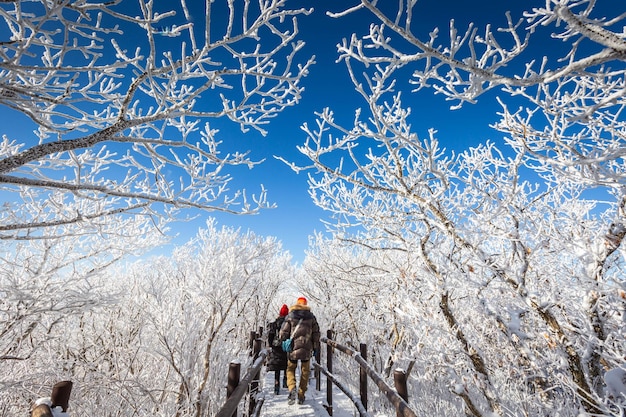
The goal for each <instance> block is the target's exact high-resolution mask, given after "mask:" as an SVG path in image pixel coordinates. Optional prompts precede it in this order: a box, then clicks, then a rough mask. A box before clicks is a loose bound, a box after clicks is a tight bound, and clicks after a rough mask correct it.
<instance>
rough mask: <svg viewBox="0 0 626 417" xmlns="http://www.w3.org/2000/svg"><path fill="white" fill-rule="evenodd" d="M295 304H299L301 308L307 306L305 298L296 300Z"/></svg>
mask: <svg viewBox="0 0 626 417" xmlns="http://www.w3.org/2000/svg"><path fill="white" fill-rule="evenodd" d="M296 304H301V305H303V306H305V305H307V301H306V298H304V297H300V298H298V301H296Z"/></svg>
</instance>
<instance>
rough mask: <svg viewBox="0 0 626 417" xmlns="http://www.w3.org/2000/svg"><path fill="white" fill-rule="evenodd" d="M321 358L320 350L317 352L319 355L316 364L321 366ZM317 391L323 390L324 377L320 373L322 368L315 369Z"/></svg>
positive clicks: (316, 357)
mask: <svg viewBox="0 0 626 417" xmlns="http://www.w3.org/2000/svg"><path fill="white" fill-rule="evenodd" d="M320 348H321V346H320ZM321 358H322V352H320V349H318V350H317V353H316V355H315V362H316V363H318V364H320V365H321ZM314 372H315V389H316V390H317V391H321V389H322V380H321V376H322V372H321V371H320V368H318V367H315V371H314Z"/></svg>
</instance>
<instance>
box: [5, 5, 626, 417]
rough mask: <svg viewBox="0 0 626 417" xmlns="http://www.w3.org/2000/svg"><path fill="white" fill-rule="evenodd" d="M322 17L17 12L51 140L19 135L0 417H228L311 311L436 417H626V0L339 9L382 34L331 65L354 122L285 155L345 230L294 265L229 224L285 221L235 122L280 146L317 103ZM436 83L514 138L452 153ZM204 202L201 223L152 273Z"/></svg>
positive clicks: (9, 219) (305, 126)
mask: <svg viewBox="0 0 626 417" xmlns="http://www.w3.org/2000/svg"><path fill="white" fill-rule="evenodd" d="M302 3H303V2H298V1H289V0H228V1H226V0H224V1H223V0H205V1H204V2H200V1H197V2H195V1H194V2H193V4H192V2H191V1H189V0H171V1H168V2H165V3H163V2H156V1H154V0H108V1H100V0H0V104H1V106H0V107H3V108H6V109H7V111H11V112H16V113H19V114H21V115H25V116H26V117H27V118H28V119H29V120H30V121H31V122H32V123H33V126H34V127H33V128H32V129H30V130H27V131H25V132H26V133H24V134H23V135H16V134H15V133H14V132H13V133H11V132H9V130H8V129H9V128H10V125H11V121H10V120H6V119H5V120H2V127H0V133H1V134H2V135H3V136H2V140H1V142H0V193H1V194H2V196H3V197H2V202H3V203H2V206H1V207H0V245H1V249H0V256H1V261H0V369H1V370H2V372H1V374H0V415H2V416H18V415H25V414H26V413H28V410H29V409H30V407H31V405H32V403H33V401H34V400H35V399H37V398H38V397H41V396H45V395H48V392H49V389H50V387H51V386H52V385H53V384H54V383H55V382H57V381H60V380H71V381H73V382H74V386H75V388H74V390H73V393H72V400H71V402H70V413H71V415H73V416H92V415H93V416H95V415H106V416H147V415H150V416H180V417H184V416H195V417H200V416H210V415H214V414H215V413H216V412H217V410H219V408H220V406H221V405H222V404H223V402H224V400H225V394H226V392H225V389H223V387H225V384H226V377H227V374H226V370H227V367H228V363H229V362H230V361H232V360H235V359H238V358H239V359H241V361H242V362H244V361H245V360H247V359H246V358H247V355H248V352H247V351H246V348H247V344H248V335H249V332H250V330H254V329H256V328H258V327H259V326H265V325H266V323H267V322H268V321H270V320H272V319H273V318H274V316H275V315H276V312H277V311H278V307H280V305H281V304H282V303H283V302H284V300H285V297H286V296H291V295H293V294H303V295H305V296H306V297H307V298H308V299H309V300H310V304H311V305H312V306H313V311H314V312H315V314H316V315H317V318H318V321H319V323H320V327H321V328H322V329H323V331H324V330H326V329H330V330H333V332H334V334H335V335H336V339H337V340H338V341H339V342H340V343H343V344H346V345H350V346H358V345H359V343H367V345H368V349H369V352H370V353H369V360H370V361H371V363H372V365H373V366H374V367H375V368H376V370H377V371H378V372H380V374H381V375H383V376H385V377H386V378H391V373H392V371H393V370H394V369H397V368H401V369H407V367H409V364H411V365H410V366H411V373H410V374H409V379H408V387H409V397H410V402H409V404H410V406H411V408H412V409H413V410H415V411H416V413H417V414H418V415H423V416H461V415H467V416H473V417H493V416H515V417H518V416H519V417H522V416H580V417H591V416H613V417H617V416H620V417H624V416H625V415H626V279H625V278H624V276H625V275H624V274H625V270H624V268H625V267H626V265H625V263H624V262H625V259H624V255H625V252H624V250H625V248H624V243H623V241H624V237H625V235H626V217H625V216H626V164H625V160H624V156H625V154H626V116H624V114H623V111H624V110H625V109H624V106H626V98H625V97H626V23H625V21H626V7H624V5H623V4H621V3H620V2H616V1H612V0H604V1H603V0H597V1H596V0H544V1H543V2H541V1H537V2H530V1H529V2H527V3H528V4H529V6H527V10H526V11H525V12H524V13H523V14H521V15H513V14H512V13H508V14H506V16H505V18H504V21H505V22H507V24H504V25H495V24H494V25H487V26H483V27H479V26H478V25H476V26H474V25H470V26H469V27H457V26H456V25H455V22H454V21H450V23H449V25H448V26H445V27H439V28H435V29H432V28H431V29H430V30H429V31H427V32H424V31H423V30H422V29H419V30H418V25H417V22H418V21H419V19H420V11H419V10H420V1H415V0H397V1H395V2H377V1H375V0H371V1H370V0H360V1H359V0H350V1H346V2H340V3H341V4H340V6H335V8H334V9H333V10H322V12H323V13H326V14H327V15H328V16H330V17H332V18H333V20H334V21H336V22H337V24H338V25H341V22H342V19H347V18H349V17H350V16H354V15H358V16H359V18H360V19H361V21H362V26H363V29H364V30H365V31H367V34H366V35H364V36H357V35H356V34H354V35H353V36H352V37H349V38H346V39H344V41H343V42H342V43H340V44H338V45H337V48H336V50H335V51H332V53H334V54H335V57H336V61H337V64H338V65H340V66H341V67H342V68H343V70H344V71H347V73H348V74H349V76H350V79H351V80H352V84H353V89H354V91H355V92H356V94H357V96H358V97H359V100H357V101H355V102H354V103H351V106H352V108H351V110H350V113H349V114H339V112H340V111H341V112H343V111H344V110H343V109H334V108H333V107H332V106H333V100H332V99H329V102H328V103H327V104H326V106H327V107H326V108H324V109H323V110H320V111H319V112H318V113H316V114H311V115H307V116H306V118H305V119H303V123H302V126H301V131H300V132H294V137H302V134H304V136H305V137H306V140H304V141H301V142H300V143H294V147H297V149H298V151H299V154H300V156H301V158H299V159H298V160H297V161H295V160H290V159H289V158H287V157H281V156H280V155H279V157H281V159H282V161H283V162H284V163H285V164H287V166H289V167H290V168H291V169H293V170H294V171H296V172H300V173H304V174H305V175H308V184H309V193H310V195H311V198H312V200H313V202H314V203H315V205H317V206H318V207H320V208H322V209H323V210H324V211H325V212H327V213H328V215H329V216H328V220H327V221H326V222H325V227H326V233H319V234H317V235H314V236H311V237H310V247H309V249H308V251H307V254H306V258H305V259H304V261H303V262H302V263H301V264H299V263H296V262H294V261H293V259H292V256H291V254H290V253H289V252H288V251H287V250H285V249H284V248H283V245H282V244H281V242H280V241H278V240H277V239H276V238H274V237H271V236H260V235H258V234H255V233H254V232H252V231H245V230H240V229H236V228H231V227H225V226H222V225H220V224H219V223H218V222H217V221H216V220H215V219H213V218H210V214H211V213H215V212H220V213H232V214H233V215H247V214H254V213H256V212H258V211H260V210H265V209H267V208H269V207H271V205H272V202H271V200H269V199H268V198H267V193H266V190H265V189H264V188H263V187H262V186H260V185H259V188H258V191H257V192H255V193H252V194H250V193H249V191H246V190H243V189H237V188H235V187H233V186H232V185H233V184H234V183H235V182H234V180H235V179H236V177H235V175H242V173H244V175H248V174H245V173H246V172H247V171H243V170H241V169H237V168H238V167H244V168H246V169H247V168H253V167H254V166H255V165H257V164H261V163H263V162H262V161H255V160H253V159H251V158H250V157H249V154H248V152H247V149H237V143H228V142H229V141H233V140H236V139H232V138H228V137H225V136H221V135H220V131H219V129H217V128H216V127H215V126H216V123H217V122H218V121H219V122H221V123H225V122H228V123H230V124H232V125H234V126H235V127H236V128H237V129H238V131H239V132H240V133H241V134H242V135H246V134H249V133H250V132H257V133H259V134H261V135H264V134H266V133H267V131H268V130H269V129H271V126H272V120H273V119H274V118H275V116H276V115H277V114H279V113H281V112H283V111H284V110H285V109H287V108H291V107H294V106H296V107H297V106H298V104H299V101H300V99H301V97H302V96H303V95H305V94H306V93H307V91H306V89H305V88H303V86H302V83H303V81H304V80H305V79H306V77H307V76H308V75H309V74H310V73H311V72H313V71H315V70H316V67H315V57H314V56H313V55H312V54H309V53H307V52H306V51H307V49H306V48H305V43H304V42H303V41H302V39H300V38H299V30H298V28H299V26H298V24H299V22H301V21H304V20H305V19H307V18H309V17H310V16H311V14H312V13H313V8H314V7H318V6H317V5H316V2H310V4H308V5H302ZM379 3H381V4H379ZM382 3H384V4H382ZM321 4H324V3H323V2H321ZM607 6H609V7H608V10H609V11H610V13H607V12H606V11H605V9H602V10H601V11H600V8H602V7H604V8H607ZM163 7H167V9H163ZM198 7H200V9H201V12H202V13H201V18H199V17H197V15H196V13H194V10H195V9H196V8H198ZM175 14H177V15H178V16H184V17H185V18H186V21H187V22H189V23H186V24H183V25H179V26H164V23H163V22H164V21H166V19H167V18H168V17H171V16H173V15H175ZM194 16H196V17H194ZM164 39H166V40H167V42H168V44H167V45H168V47H167V48H165V47H164V45H165V44H164V42H163V40H164ZM172 42H174V43H176V45H177V47H176V48H171V45H172ZM546 44H553V45H555V47H554V49H550V51H551V54H550V56H548V55H546V56H539V57H538V56H537V53H536V51H537V45H546ZM531 51H532V53H531ZM418 92H419V93H420V94H422V93H424V92H428V93H430V94H432V95H433V97H436V98H437V99H438V100H447V101H448V103H449V104H450V107H451V108H452V109H455V108H462V107H465V106H472V105H474V104H475V103H477V102H479V101H481V100H483V99H484V98H485V97H486V96H489V97H497V98H496V100H497V105H498V110H497V112H496V114H494V115H492V116H494V117H495V118H496V120H497V122H496V123H494V124H493V125H492V126H491V127H492V128H493V130H494V132H496V133H497V134H498V135H497V136H494V139H492V140H485V141H483V142H482V143H481V144H479V145H477V146H468V147H466V148H465V149H463V150H461V151H458V152H457V151H454V152H453V151H449V150H447V149H446V146H445V138H438V135H437V131H436V129H435V128H432V129H430V130H424V131H423V132H422V131H421V130H420V129H422V127H421V126H424V125H425V124H426V125H427V122H428V121H427V120H426V121H425V120H419V112H417V111H415V109H412V108H411V106H410V105H409V104H407V103H410V102H411V95H412V94H417V93H418ZM3 114H10V113H3ZM418 126H419V127H418ZM298 134H300V135H301V136H297V135H298ZM233 149H235V150H233ZM302 161H305V162H304V163H303V162H302ZM192 211H200V212H203V213H207V214H208V215H209V220H207V221H206V224H205V226H204V227H202V228H201V229H199V230H198V231H197V233H196V234H195V237H193V238H191V239H190V240H189V241H188V243H186V244H183V245H180V246H178V247H176V248H175V249H174V250H173V251H168V252H167V253H165V252H161V253H157V254H154V251H155V249H157V251H158V248H159V247H161V246H162V245H163V244H165V243H166V242H167V241H168V240H169V239H170V236H171V234H170V231H171V230H170V228H171V227H172V224H173V222H176V221H180V220H185V219H186V218H188V217H189V216H190V214H189V213H190V212H192ZM148 254H150V255H148ZM339 289H340V290H339ZM337 372H342V371H341V369H339V370H337ZM354 383H355V384H357V383H358V381H356V380H354ZM391 384H392V383H391ZM216 387H219V388H217V389H216ZM370 407H371V410H370V411H371V412H372V413H373V415H381V416H383V415H393V413H394V411H392V410H391V409H390V406H389V404H387V403H386V402H385V401H384V400H383V399H380V398H373V399H371V400H370Z"/></svg>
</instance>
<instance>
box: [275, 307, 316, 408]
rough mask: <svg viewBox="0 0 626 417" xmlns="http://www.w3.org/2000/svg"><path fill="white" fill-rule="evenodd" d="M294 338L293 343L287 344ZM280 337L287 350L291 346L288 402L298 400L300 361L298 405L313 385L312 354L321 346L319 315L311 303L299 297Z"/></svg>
mask: <svg viewBox="0 0 626 417" xmlns="http://www.w3.org/2000/svg"><path fill="white" fill-rule="evenodd" d="M289 339H291V346H290V347H287V346H286V344H289V343H288V342H286V341H288V340H289ZM280 340H281V341H283V342H286V343H283V346H284V347H283V349H287V352H288V353H287V359H288V363H287V388H288V389H289V397H288V399H287V400H288V403H289V405H292V404H293V403H295V402H296V368H297V367H298V361H300V384H299V386H298V391H297V395H298V404H302V403H303V402H304V394H305V392H306V390H307V387H308V385H309V375H310V373H311V355H313V353H314V352H316V351H317V350H319V347H320V327H319V325H318V324H317V319H316V318H315V315H314V314H313V313H312V312H311V308H310V307H309V306H308V305H307V299H306V298H304V297H300V298H298V300H297V301H296V304H294V305H293V306H291V308H290V309H289V314H288V315H287V318H286V319H285V322H284V323H283V327H282V328H281V329H280Z"/></svg>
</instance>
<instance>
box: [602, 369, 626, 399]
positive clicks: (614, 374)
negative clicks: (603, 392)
mask: <svg viewBox="0 0 626 417" xmlns="http://www.w3.org/2000/svg"><path fill="white" fill-rule="evenodd" d="M604 382H605V383H606V389H607V391H608V394H609V395H610V396H612V397H614V398H621V399H624V398H626V371H625V370H623V369H622V368H614V369H611V370H609V371H607V372H606V373H605V374H604Z"/></svg>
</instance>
